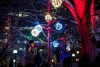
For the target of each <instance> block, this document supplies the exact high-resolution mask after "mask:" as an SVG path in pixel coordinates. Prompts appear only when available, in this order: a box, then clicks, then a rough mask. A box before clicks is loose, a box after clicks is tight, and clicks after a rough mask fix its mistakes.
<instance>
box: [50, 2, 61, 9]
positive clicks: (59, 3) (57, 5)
mask: <svg viewBox="0 0 100 67" xmlns="http://www.w3.org/2000/svg"><path fill="white" fill-rule="evenodd" d="M62 2H63V1H62V0H51V3H52V5H53V6H54V8H58V7H60V6H61V4H62Z"/></svg>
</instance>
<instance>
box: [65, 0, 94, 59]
mask: <svg viewBox="0 0 100 67" xmlns="http://www.w3.org/2000/svg"><path fill="white" fill-rule="evenodd" d="M73 2H74V5H73V4H71V2H69V1H68V0H64V4H65V6H66V8H68V9H69V11H70V12H71V13H72V15H73V17H74V19H75V20H76V22H77V25H78V30H79V32H80V37H81V49H82V55H83V56H84V55H85V56H88V57H89V58H90V59H91V61H93V59H94V58H95V44H94V42H93V38H92V37H91V35H90V32H91V30H94V28H95V16H94V0H73ZM91 27H92V29H91Z"/></svg>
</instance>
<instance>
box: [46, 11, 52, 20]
mask: <svg viewBox="0 0 100 67" xmlns="http://www.w3.org/2000/svg"><path fill="white" fill-rule="evenodd" d="M45 20H46V21H47V22H48V21H50V20H52V16H51V15H50V14H49V13H47V14H46V16H45Z"/></svg>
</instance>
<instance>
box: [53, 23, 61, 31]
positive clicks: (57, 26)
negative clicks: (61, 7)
mask: <svg viewBox="0 0 100 67" xmlns="http://www.w3.org/2000/svg"><path fill="white" fill-rule="evenodd" d="M62 27H63V25H62V24H61V23H56V25H55V28H56V30H62Z"/></svg>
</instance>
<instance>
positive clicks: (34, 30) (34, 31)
mask: <svg viewBox="0 0 100 67" xmlns="http://www.w3.org/2000/svg"><path fill="white" fill-rule="evenodd" d="M39 33H40V32H39V31H38V30H37V29H33V30H32V31H31V34H32V36H34V37H37V36H38V35H39Z"/></svg>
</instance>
